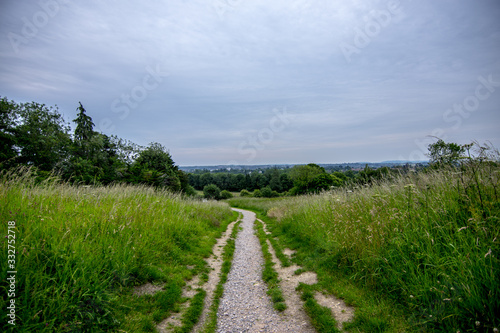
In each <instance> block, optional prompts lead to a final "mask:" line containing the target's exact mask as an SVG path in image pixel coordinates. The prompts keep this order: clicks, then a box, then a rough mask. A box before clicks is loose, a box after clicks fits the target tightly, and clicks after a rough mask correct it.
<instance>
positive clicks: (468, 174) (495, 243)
mask: <svg viewBox="0 0 500 333" xmlns="http://www.w3.org/2000/svg"><path fill="white" fill-rule="evenodd" d="M499 172H500V168H499V166H498V164H495V163H489V162H481V161H471V162H470V163H468V164H467V165H464V166H463V167H462V168H449V169H441V170H430V169H429V170H427V171H426V172H420V173H418V174H410V175H405V176H400V177H395V178H392V179H387V180H382V181H378V182H375V183H373V184H371V185H366V186H358V187H356V188H350V189H348V188H341V189H336V190H333V191H330V192H325V193H323V194H320V195H310V196H300V197H287V198H278V199H254V198H233V199H231V200H230V203H231V204H232V205H233V206H235V207H240V208H248V209H252V210H254V211H256V212H259V213H260V214H261V216H263V217H264V218H265V221H266V222H267V223H268V226H269V228H270V229H271V230H272V232H273V236H275V237H277V238H278V239H279V241H280V242H281V243H282V244H283V245H284V246H288V247H291V248H292V249H295V250H297V255H296V258H295V260H296V261H297V262H298V263H299V264H300V265H302V266H304V267H305V268H307V269H310V270H314V271H316V272H317V273H318V279H319V283H318V286H316V289H318V290H324V291H327V292H330V293H334V294H336V295H337V296H340V297H342V298H344V299H345V300H346V301H347V302H348V303H349V304H352V305H354V306H356V307H357V311H356V315H355V319H354V321H353V322H352V323H351V324H349V325H348V326H347V327H346V328H347V329H348V330H349V331H353V332H357V331H365V332H400V331H416V332H418V331H433V332H434V331H436V332H498V328H499V327H500V319H499V318H500V317H498V313H500V261H499V258H498V255H499V252H500V200H499V194H500V193H499V190H500V188H499V185H500V184H499V176H500V175H499ZM307 292H308V293H309V292H311V291H310V290H309V291H307ZM313 315H314V314H313Z"/></svg>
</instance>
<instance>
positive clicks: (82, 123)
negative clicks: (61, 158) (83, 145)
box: [73, 102, 94, 142]
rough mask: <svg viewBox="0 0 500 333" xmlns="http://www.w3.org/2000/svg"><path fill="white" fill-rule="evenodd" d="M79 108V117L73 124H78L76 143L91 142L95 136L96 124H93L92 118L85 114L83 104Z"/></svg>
mask: <svg viewBox="0 0 500 333" xmlns="http://www.w3.org/2000/svg"><path fill="white" fill-rule="evenodd" d="M79 103H80V106H79V107H78V108H77V110H78V111H79V113H78V115H77V117H76V119H75V120H73V122H75V123H76V129H75V141H80V142H85V141H87V142H88V140H90V138H91V137H92V136H93V135H94V123H93V122H92V118H91V117H89V116H87V115H86V114H85V112H86V111H85V108H84V107H83V105H82V103H81V102H79Z"/></svg>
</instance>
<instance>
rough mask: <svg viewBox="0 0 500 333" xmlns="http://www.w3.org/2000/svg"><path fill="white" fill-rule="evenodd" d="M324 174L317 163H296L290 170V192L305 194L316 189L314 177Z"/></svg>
mask: <svg viewBox="0 0 500 333" xmlns="http://www.w3.org/2000/svg"><path fill="white" fill-rule="evenodd" d="M321 174H326V171H325V169H324V168H322V167H320V166H319V165H317V164H314V163H310V164H308V165H296V166H294V167H293V168H292V169H291V170H290V177H291V178H292V180H293V188H292V190H291V193H292V194H295V195H297V194H305V193H309V192H314V191H316V189H315V183H314V179H315V178H316V177H317V176H319V175H321Z"/></svg>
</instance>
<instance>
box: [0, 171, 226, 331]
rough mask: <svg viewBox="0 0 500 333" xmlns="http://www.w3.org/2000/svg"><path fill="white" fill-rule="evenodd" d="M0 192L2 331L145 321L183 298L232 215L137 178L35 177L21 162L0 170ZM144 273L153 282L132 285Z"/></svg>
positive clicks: (131, 326) (145, 327) (133, 327)
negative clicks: (141, 290) (94, 181)
mask: <svg viewBox="0 0 500 333" xmlns="http://www.w3.org/2000/svg"><path fill="white" fill-rule="evenodd" d="M0 202H1V205H0V221H1V224H0V233H1V234H2V235H7V234H8V226H9V222H10V224H12V222H15V226H16V227H15V229H14V230H15V236H16V238H15V244H14V246H15V249H16V258H15V260H16V263H15V270H16V271H17V275H16V279H17V281H16V286H15V293H16V297H15V299H16V320H15V323H16V326H12V325H10V324H8V323H7V319H6V318H7V305H8V303H7V302H9V299H10V298H8V297H7V294H8V291H9V284H8V283H7V281H6V277H7V271H9V270H12V269H10V268H9V267H8V266H7V262H8V261H7V260H8V257H7V255H8V251H7V242H2V245H1V247H2V248H1V250H0V262H1V263H2V264H1V271H0V274H1V275H0V280H1V282H0V293H1V294H2V298H1V299H0V317H1V318H2V321H1V324H0V327H1V328H0V330H1V331H2V332H9V331H16V332H17V331H26V332H54V331H59V332H70V331H71V332H76V331H78V332H92V331H118V330H122V331H128V332H148V331H149V332H151V331H154V330H155V326H156V324H157V323H159V322H160V321H161V320H162V319H164V318H166V317H167V316H168V315H169V314H170V313H171V312H172V311H178V309H179V306H180V304H181V303H182V302H183V301H185V300H184V299H183V297H182V290H181V288H182V286H184V285H185V281H186V280H188V279H190V278H191V277H192V276H193V275H197V274H204V273H205V274H206V273H207V272H208V270H209V268H208V267H207V264H206V262H205V261H204V260H203V259H204V258H206V257H208V256H209V255H210V253H211V250H212V247H213V245H214V244H215V239H216V238H217V237H220V235H221V233H222V232H223V231H224V230H225V229H226V227H227V225H228V224H229V223H230V222H231V221H234V220H235V214H234V213H233V212H232V211H231V210H230V208H229V206H228V205H227V204H224V203H217V202H203V203H202V202H201V201H198V200H193V199H186V198H184V197H181V196H180V195H178V194H172V193H170V192H167V191H162V190H155V189H153V188H151V187H143V186H131V185H110V186H97V187H90V186H76V185H69V184H66V183H63V182H61V181H59V180H58V179H57V178H49V179H47V180H45V181H43V182H42V183H40V184H35V177H34V176H33V174H32V173H31V172H30V170H28V169H22V170H17V171H16V172H10V173H4V174H3V175H2V177H1V179H0ZM6 238H7V237H6ZM146 282H152V283H153V284H158V285H163V289H162V290H161V291H160V292H158V293H156V294H154V295H144V296H140V297H138V296H135V295H133V287H134V286H138V285H142V284H144V283H146Z"/></svg>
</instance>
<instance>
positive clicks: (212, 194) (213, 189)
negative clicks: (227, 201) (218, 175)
mask: <svg viewBox="0 0 500 333" xmlns="http://www.w3.org/2000/svg"><path fill="white" fill-rule="evenodd" d="M220 194H221V193H220V188H219V187H218V186H217V185H214V184H210V185H207V186H205V187H204V188H203V195H204V197H205V199H209V200H219V199H220Z"/></svg>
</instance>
